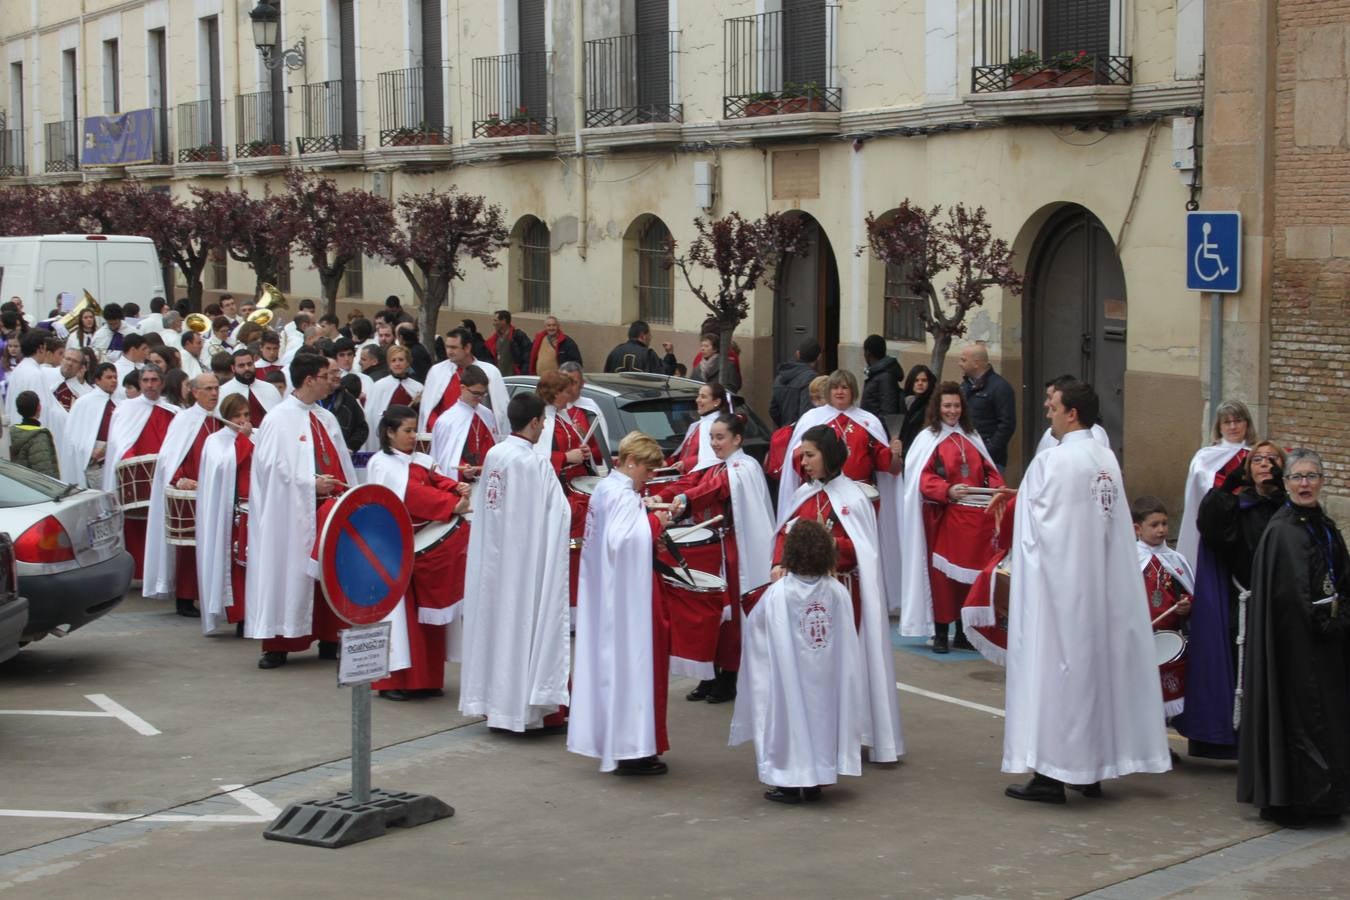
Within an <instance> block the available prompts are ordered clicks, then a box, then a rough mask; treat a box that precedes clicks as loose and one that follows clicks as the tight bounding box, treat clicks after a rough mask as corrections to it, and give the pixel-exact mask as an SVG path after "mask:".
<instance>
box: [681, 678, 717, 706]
mask: <svg viewBox="0 0 1350 900" xmlns="http://www.w3.org/2000/svg"><path fill="white" fill-rule="evenodd" d="M715 684H717V681H716V680H715V679H712V678H709V679H708V680H706V681H700V682H699V683H698V687H696V688H694V689H693V690H692V691H690V692H689V693H687V694H685V695H684V699H686V700H688V701H689V702H690V703H697V702H698V701H699V700H707V699H708V692H709V691H711V690H712V689H713V685H715Z"/></svg>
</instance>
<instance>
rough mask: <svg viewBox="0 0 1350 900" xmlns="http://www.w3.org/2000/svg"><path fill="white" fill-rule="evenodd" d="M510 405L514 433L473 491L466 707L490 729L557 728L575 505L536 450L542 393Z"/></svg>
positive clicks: (563, 697)
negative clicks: (569, 550)
mask: <svg viewBox="0 0 1350 900" xmlns="http://www.w3.org/2000/svg"><path fill="white" fill-rule="evenodd" d="M507 412H508V414H509V415H510V418H511V434H510V435H509V436H508V437H507V438H506V439H505V440H504V441H502V442H501V443H499V444H497V445H496V446H495V447H493V448H492V449H491V450H489V451H488V454H487V458H486V459H485V460H484V461H483V474H482V477H481V478H480V479H479V480H478V482H477V483H476V484H475V485H474V490H473V499H472V506H473V509H474V523H473V531H472V532H471V533H470V535H469V558H468V563H467V565H466V571H465V575H464V600H463V606H464V612H463V620H464V646H463V663H462V664H461V666H460V675H459V684H460V687H459V711H460V712H461V713H463V714H464V715H468V716H487V724H488V727H489V728H497V729H504V730H507V731H514V732H525V731H529V732H534V733H539V734H545V733H556V732H561V731H562V730H563V728H564V725H563V722H564V718H565V711H564V710H563V709H562V707H564V706H565V704H566V703H567V702H568V683H567V675H568V668H569V661H570V638H569V634H568V633H569V617H568V605H567V600H568V596H567V595H568V590H567V571H568V539H567V534H568V527H569V524H570V520H571V510H570V508H569V507H568V504H567V499H566V497H565V496H564V495H563V490H562V485H561V483H560V482H559V481H558V478H557V476H556V475H555V474H554V472H553V466H552V465H550V464H549V462H548V460H547V459H544V458H542V457H540V456H539V455H538V454H537V453H535V451H534V444H536V443H537V442H538V441H539V435H540V432H541V431H542V429H543V413H544V402H543V400H541V399H540V398H539V396H538V395H537V394H518V395H516V396H515V397H512V398H511V402H510V404H509V405H508V407H507ZM438 424H439V423H438Z"/></svg>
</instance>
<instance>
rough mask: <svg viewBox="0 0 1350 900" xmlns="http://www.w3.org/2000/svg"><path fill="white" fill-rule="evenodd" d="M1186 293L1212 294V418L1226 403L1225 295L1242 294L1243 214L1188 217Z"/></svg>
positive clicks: (1208, 213) (1205, 214)
mask: <svg viewBox="0 0 1350 900" xmlns="http://www.w3.org/2000/svg"><path fill="white" fill-rule="evenodd" d="M1186 289H1187V290H1189V291H1203V292H1206V293H1208V294H1209V408H1210V416H1211V417H1213V414H1214V410H1215V409H1218V406H1219V404H1220V403H1221V402H1223V295H1224V294H1236V293H1238V292H1239V291H1240V290H1242V214H1241V213H1237V212H1188V213H1187V214H1186Z"/></svg>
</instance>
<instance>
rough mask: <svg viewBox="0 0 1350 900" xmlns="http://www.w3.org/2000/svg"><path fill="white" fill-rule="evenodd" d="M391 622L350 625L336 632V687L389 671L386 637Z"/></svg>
mask: <svg viewBox="0 0 1350 900" xmlns="http://www.w3.org/2000/svg"><path fill="white" fill-rule="evenodd" d="M393 630H394V624H393V623H392V622H376V623H375V624H374V625H354V626H352V627H351V628H348V629H346V630H345V631H340V632H338V641H339V642H340V643H341V645H342V652H341V654H340V655H339V657H338V687H351V686H352V685H354V684H368V683H370V682H372V681H379V680H380V679H381V678H385V677H387V676H388V675H389V637H390V634H391V633H392V632H393Z"/></svg>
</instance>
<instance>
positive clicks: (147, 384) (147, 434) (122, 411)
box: [103, 366, 175, 578]
mask: <svg viewBox="0 0 1350 900" xmlns="http://www.w3.org/2000/svg"><path fill="white" fill-rule="evenodd" d="M137 374H138V376H139V377H138V379H137V380H138V382H139V384H140V394H139V395H138V396H137V397H136V398H134V400H128V401H126V402H125V403H123V404H121V405H120V406H118V407H117V408H116V409H114V410H113V414H112V419H111V421H110V422H109V424H108V461H107V462H106V463H105V464H104V479H103V481H104V490H112V489H113V486H114V485H116V484H117V473H116V468H117V467H116V463H117V462H118V461H120V460H124V459H127V458H129V457H133V456H146V455H151V454H155V453H158V452H159V450H160V447H162V446H163V444H164V436H165V435H166V434H168V432H169V425H170V424H171V423H172V422H173V417H174V413H175V409H174V408H172V407H170V406H169V405H168V404H165V403H162V402H161V400H160V392H161V391H162V390H163V389H164V375H163V373H162V372H160V371H159V369H158V368H156V367H155V366H146V367H145V368H143V369H141V370H140V372H138V373H137ZM138 405H139V406H144V407H149V408H148V409H144V408H139V406H138ZM145 494H146V497H149V494H150V490H149V485H147V486H146V491H145ZM136 512H139V513H140V515H139V516H133V515H128V516H127V517H125V518H124V519H123V526H122V527H123V534H124V535H125V538H126V545H127V552H128V553H130V554H131V558H132V559H133V560H134V562H135V570H134V571H135V577H136V578H143V577H144V573H145V531H146V520H145V513H144V511H143V510H136Z"/></svg>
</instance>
